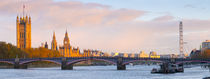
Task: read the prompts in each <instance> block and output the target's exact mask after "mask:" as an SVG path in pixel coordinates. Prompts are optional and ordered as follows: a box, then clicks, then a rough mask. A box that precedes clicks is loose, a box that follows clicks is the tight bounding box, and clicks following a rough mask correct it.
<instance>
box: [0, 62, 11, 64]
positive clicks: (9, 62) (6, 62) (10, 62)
mask: <svg viewBox="0 0 210 79" xmlns="http://www.w3.org/2000/svg"><path fill="white" fill-rule="evenodd" d="M0 63H7V64H14V62H10V61H0Z"/></svg>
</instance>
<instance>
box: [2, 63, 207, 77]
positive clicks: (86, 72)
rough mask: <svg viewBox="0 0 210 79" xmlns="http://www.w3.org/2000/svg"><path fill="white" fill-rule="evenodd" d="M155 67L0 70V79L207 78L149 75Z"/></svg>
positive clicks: (193, 73)
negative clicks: (119, 69)
mask: <svg viewBox="0 0 210 79" xmlns="http://www.w3.org/2000/svg"><path fill="white" fill-rule="evenodd" d="M154 67H157V66H144V65H141V66H127V70H121V71H118V70H116V66H77V67H74V70H61V69H60V67H53V68H29V69H0V79H202V78H204V77H209V76H210V72H209V70H208V69H202V68H201V67H193V68H185V72H184V73H175V74H151V73H150V71H151V70H152V68H154Z"/></svg>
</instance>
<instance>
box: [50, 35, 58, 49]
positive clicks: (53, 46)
mask: <svg viewBox="0 0 210 79" xmlns="http://www.w3.org/2000/svg"><path fill="white" fill-rule="evenodd" d="M51 50H58V48H57V41H56V37H55V32H53V40H52V43H51Z"/></svg>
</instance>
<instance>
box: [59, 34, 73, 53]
mask: <svg viewBox="0 0 210 79" xmlns="http://www.w3.org/2000/svg"><path fill="white" fill-rule="evenodd" d="M59 51H60V53H61V54H62V55H63V56H64V57H70V56H71V55H70V54H71V52H72V48H71V46H70V40H69V37H68V33H67V31H66V33H65V37H64V40H63V46H62V47H59Z"/></svg>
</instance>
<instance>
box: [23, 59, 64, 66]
mask: <svg viewBox="0 0 210 79" xmlns="http://www.w3.org/2000/svg"><path fill="white" fill-rule="evenodd" d="M38 61H47V62H52V63H55V64H59V65H61V62H58V61H54V60H46V59H35V60H28V61H23V62H20V64H29V63H33V62H38Z"/></svg>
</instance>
